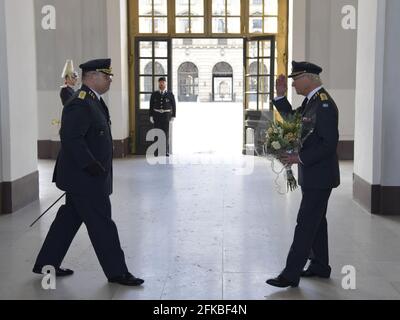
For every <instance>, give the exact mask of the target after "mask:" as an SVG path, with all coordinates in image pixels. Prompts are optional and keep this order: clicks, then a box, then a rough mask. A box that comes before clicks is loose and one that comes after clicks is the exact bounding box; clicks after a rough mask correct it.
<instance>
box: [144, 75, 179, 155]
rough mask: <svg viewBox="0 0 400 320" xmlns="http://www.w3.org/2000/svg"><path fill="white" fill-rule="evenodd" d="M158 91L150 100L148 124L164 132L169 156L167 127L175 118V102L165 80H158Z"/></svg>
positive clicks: (162, 78)
mask: <svg viewBox="0 0 400 320" xmlns="http://www.w3.org/2000/svg"><path fill="white" fill-rule="evenodd" d="M158 84H159V89H160V90H158V91H155V92H154V93H153V94H152V95H151V98H150V122H151V123H153V124H154V128H155V129H161V130H163V131H164V133H165V136H166V139H167V146H166V147H167V149H166V150H167V154H166V156H167V157H168V156H169V150H170V141H169V125H170V122H171V121H174V119H175V118H176V102H175V97H174V94H173V93H172V92H170V91H168V90H167V80H166V79H165V78H164V77H161V78H160V79H159V80H158Z"/></svg>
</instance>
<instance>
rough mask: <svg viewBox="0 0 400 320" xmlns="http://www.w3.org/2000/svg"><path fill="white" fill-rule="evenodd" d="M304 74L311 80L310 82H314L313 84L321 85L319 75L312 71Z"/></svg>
mask: <svg viewBox="0 0 400 320" xmlns="http://www.w3.org/2000/svg"><path fill="white" fill-rule="evenodd" d="M306 76H307V77H308V78H309V79H310V80H311V81H312V82H314V83H315V84H317V85H320V86H321V85H322V80H321V77H320V76H319V75H317V74H314V73H306Z"/></svg>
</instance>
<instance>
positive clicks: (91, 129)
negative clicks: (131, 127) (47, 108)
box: [33, 59, 144, 286]
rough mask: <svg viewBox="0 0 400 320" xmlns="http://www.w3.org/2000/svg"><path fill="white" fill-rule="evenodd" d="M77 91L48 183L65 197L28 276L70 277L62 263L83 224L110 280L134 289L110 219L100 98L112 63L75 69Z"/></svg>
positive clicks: (105, 124) (105, 119)
mask: <svg viewBox="0 0 400 320" xmlns="http://www.w3.org/2000/svg"><path fill="white" fill-rule="evenodd" d="M80 68H81V69H82V80H83V85H82V88H81V89H80V90H79V91H78V92H77V93H76V94H75V95H74V96H73V98H72V100H70V102H68V103H67V105H66V106H65V107H64V110H63V115H62V123H61V130H60V136H61V151H60V153H59V156H58V160H57V163H56V167H55V170H54V177H53V181H54V182H55V183H56V185H57V187H58V188H59V189H61V190H63V191H65V192H66V193H67V195H66V203H65V205H64V206H62V207H61V208H60V209H59V211H58V213H57V216H56V218H55V220H54V222H53V224H52V225H51V227H50V230H49V233H48V234H47V237H46V240H45V242H44V244H43V247H42V249H41V250H40V253H39V255H38V257H37V260H36V263H35V266H34V268H33V272H35V273H38V274H41V273H42V268H43V267H44V266H53V267H54V268H55V269H56V275H57V276H68V275H72V274H73V271H72V270H68V269H63V268H61V267H60V266H61V263H62V261H63V260H64V257H65V255H66V253H67V251H68V248H69V247H70V245H71V242H72V240H73V239H74V237H75V235H76V233H77V231H78V230H79V228H80V227H81V225H82V223H84V224H85V226H86V228H87V231H88V233H89V237H90V240H91V242H92V244H93V247H94V250H95V252H96V255H97V258H98V259H99V262H100V265H101V266H102V268H103V271H104V273H105V275H106V277H107V278H108V281H109V282H113V283H119V284H122V285H127V286H138V285H141V284H142V283H143V282H144V281H143V280H142V279H139V278H136V277H134V276H133V275H132V274H131V273H129V271H128V268H127V266H126V263H125V256H124V252H123V251H122V249H121V245H120V241H119V236H118V231H117V227H116V225H115V223H114V221H113V220H112V218H111V203H110V195H111V193H112V180H113V176H112V173H113V171H112V170H113V168H112V158H113V140H112V136H111V128H110V125H111V121H110V114H109V111H108V108H107V106H106V104H105V102H104V100H103V98H102V97H101V96H102V95H103V94H104V93H106V92H107V91H108V90H109V89H110V85H111V82H112V76H113V74H112V70H111V59H99V60H92V61H89V62H87V63H84V64H82V65H81V66H80Z"/></svg>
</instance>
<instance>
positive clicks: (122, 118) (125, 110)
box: [107, 0, 129, 140]
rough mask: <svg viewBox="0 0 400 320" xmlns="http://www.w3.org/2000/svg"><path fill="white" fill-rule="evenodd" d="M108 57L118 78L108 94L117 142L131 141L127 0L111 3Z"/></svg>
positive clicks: (108, 20) (109, 1)
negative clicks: (126, 139) (128, 139)
mask: <svg viewBox="0 0 400 320" xmlns="http://www.w3.org/2000/svg"><path fill="white" fill-rule="evenodd" d="M107 36H108V39H107V43H108V55H109V57H110V58H111V59H112V65H113V72H114V73H115V77H114V78H113V83H112V86H111V90H110V92H109V93H108V104H109V107H110V113H111V118H112V122H113V127H112V131H113V138H114V139H115V140H122V139H125V138H127V137H129V66H128V6H127V1H126V0H107Z"/></svg>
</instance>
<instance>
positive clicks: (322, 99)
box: [319, 93, 329, 101]
mask: <svg viewBox="0 0 400 320" xmlns="http://www.w3.org/2000/svg"><path fill="white" fill-rule="evenodd" d="M319 96H320V98H321V101H328V100H329V99H328V96H327V95H326V94H325V93H321V94H320V95H319Z"/></svg>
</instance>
